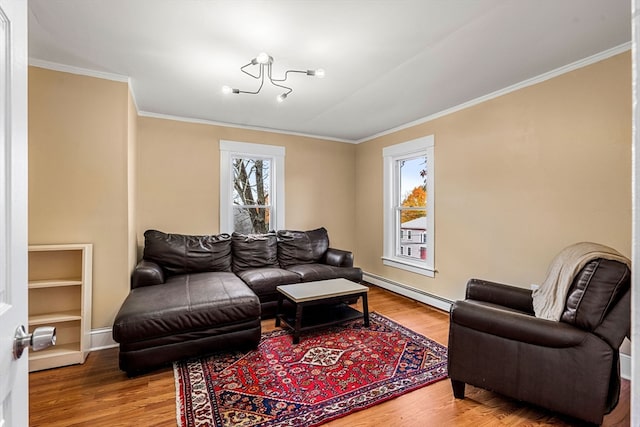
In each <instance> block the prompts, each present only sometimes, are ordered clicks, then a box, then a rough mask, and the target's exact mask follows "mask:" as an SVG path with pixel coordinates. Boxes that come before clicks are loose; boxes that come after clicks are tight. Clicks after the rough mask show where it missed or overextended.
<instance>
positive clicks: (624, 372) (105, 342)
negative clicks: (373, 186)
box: [91, 272, 631, 380]
mask: <svg viewBox="0 0 640 427" xmlns="http://www.w3.org/2000/svg"><path fill="white" fill-rule="evenodd" d="M363 279H364V280H365V281H367V282H369V283H372V284H374V285H376V286H379V287H381V288H384V289H387V290H389V291H391V292H395V293H397V294H400V295H403V296H405V297H407V298H411V299H414V300H416V301H420V302H422V303H425V304H427V305H429V306H431V307H435V308H437V309H440V310H444V311H447V312H448V311H449V309H450V308H451V304H452V301H448V300H446V299H444V298H441V297H437V296H435V295H431V294H429V293H427V292H424V291H421V290H419V289H415V288H412V287H410V286H408V285H404V284H402V283H398V282H395V281H393V280H389V279H386V278H384V277H380V276H376V275H374V274H371V273H366V272H365V273H364V274H363ZM117 346H118V343H117V342H115V341H114V340H113V337H112V335H111V328H100V329H93V330H91V351H95V350H103V349H105V348H113V347H117ZM620 376H621V377H622V378H624V379H625V380H630V379H631V356H629V355H628V354H623V353H621V354H620Z"/></svg>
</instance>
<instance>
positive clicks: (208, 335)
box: [113, 228, 362, 375]
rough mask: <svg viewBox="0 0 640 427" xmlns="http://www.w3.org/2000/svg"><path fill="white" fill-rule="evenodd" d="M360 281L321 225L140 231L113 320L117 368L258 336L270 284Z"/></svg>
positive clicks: (347, 255)
mask: <svg viewBox="0 0 640 427" xmlns="http://www.w3.org/2000/svg"><path fill="white" fill-rule="evenodd" d="M338 277H344V278H347V279H350V280H353V281H355V282H360V281H361V280H362V270H361V269H359V268H356V267H353V254H352V253H351V252H347V251H342V250H337V249H333V248H330V247H329V237H328V234H327V230H326V229H324V228H319V229H317V230H311V231H291V230H282V231H279V232H278V233H275V232H271V233H266V234H262V235H242V234H237V233H233V235H232V236H229V235H228V234H220V235H209V236H189V235H181V234H167V233H163V232H160V231H157V230H147V231H146V232H145V247H144V253H143V259H142V260H141V261H140V262H139V263H138V265H137V266H136V267H135V269H134V271H133V273H132V276H131V291H130V293H129V295H128V296H127V298H126V299H125V301H124V302H123V303H122V306H121V307H120V310H119V312H118V314H117V315H116V318H115V320H114V324H113V338H114V340H115V341H116V342H118V343H119V344H120V352H119V365H120V369H122V370H124V371H126V372H127V374H128V375H135V374H138V373H140V372H144V371H147V370H150V369H153V368H156V367H159V366H161V365H164V364H167V363H169V362H172V361H175V360H179V359H185V358H190V357H195V356H201V355H206V354H209V353H213V352H216V351H219V350H226V349H242V350H244V349H249V348H252V347H255V346H257V344H258V343H259V341H260V333H261V328H260V321H261V319H262V318H264V317H268V316H273V315H274V314H275V307H276V304H277V291H276V287H277V286H279V285H283V284H292V283H299V282H309V281H315V280H326V279H334V278H338Z"/></svg>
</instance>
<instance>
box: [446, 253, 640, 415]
mask: <svg viewBox="0 0 640 427" xmlns="http://www.w3.org/2000/svg"><path fill="white" fill-rule="evenodd" d="M630 278H631V272H630V270H629V268H628V267H627V266H626V265H625V264H623V263H621V262H617V261H612V260H606V259H595V260H592V261H590V262H588V263H587V264H586V265H585V266H584V267H583V268H582V269H581V270H580V271H579V272H578V274H577V275H576V276H575V278H574V280H573V282H572V284H571V287H570V288H569V292H568V294H567V302H566V306H565V309H564V312H563V314H562V318H561V319H560V321H559V322H556V321H551V320H546V319H542V318H538V317H535V315H534V310H533V304H532V293H531V291H530V290H527V289H523V288H517V287H513V286H508V285H503V284H499V283H492V282H487V281H482V280H477V279H472V280H470V281H469V282H468V284H467V290H466V299H465V300H464V301H457V302H455V303H454V304H453V305H452V307H451V312H450V328H449V359H448V368H449V377H450V379H451V384H452V387H453V393H454V396H455V397H456V398H460V399H463V398H464V390H465V384H470V385H474V386H477V387H481V388H484V389H488V390H492V391H495V392H498V393H500V394H503V395H506V396H509V397H511V398H514V399H517V400H521V401H526V402H530V403H533V404H535V405H539V406H541V407H544V408H547V409H550V410H552V411H557V412H559V413H562V414H565V415H569V416H571V417H575V418H579V419H582V420H585V421H587V422H589V423H594V424H601V423H602V419H603V417H604V415H605V414H607V413H609V412H610V411H611V410H612V409H613V408H614V407H615V406H616V405H617V403H618V397H619V394H620V362H619V353H618V349H619V347H620V345H621V343H622V341H623V339H624V338H625V336H626V337H629V336H630V323H631V319H630V301H631V287H630V285H631V282H630Z"/></svg>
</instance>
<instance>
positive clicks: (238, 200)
mask: <svg viewBox="0 0 640 427" xmlns="http://www.w3.org/2000/svg"><path fill="white" fill-rule="evenodd" d="M284 155H285V149H284V147H278V146H273V145H262V144H250V143H247V142H234V141H224V140H221V141H220V232H221V233H231V232H233V231H237V232H238V233H246V234H251V233H266V232H267V231H269V230H277V229H281V228H284Z"/></svg>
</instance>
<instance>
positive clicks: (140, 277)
mask: <svg viewBox="0 0 640 427" xmlns="http://www.w3.org/2000/svg"><path fill="white" fill-rule="evenodd" d="M164 280H165V278H164V271H162V267H160V266H159V265H158V264H156V263H155V262H153V261H147V260H144V259H143V260H142V261H140V262H139V263H138V265H136V267H135V268H134V269H133V273H132V274H131V289H135V288H140V287H143V286H153V285H159V284H161V283H164Z"/></svg>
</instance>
